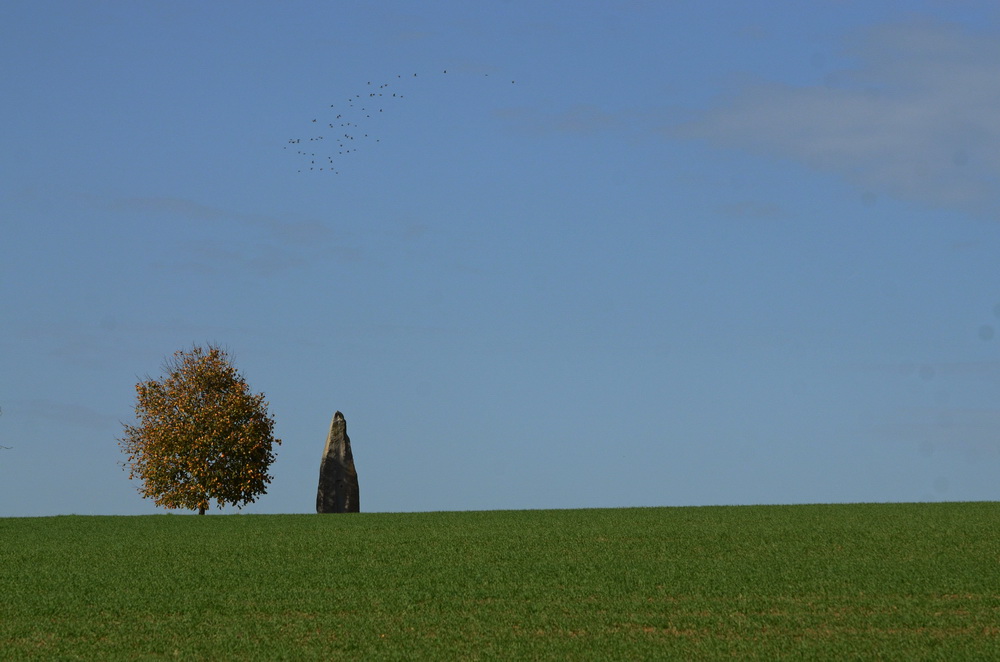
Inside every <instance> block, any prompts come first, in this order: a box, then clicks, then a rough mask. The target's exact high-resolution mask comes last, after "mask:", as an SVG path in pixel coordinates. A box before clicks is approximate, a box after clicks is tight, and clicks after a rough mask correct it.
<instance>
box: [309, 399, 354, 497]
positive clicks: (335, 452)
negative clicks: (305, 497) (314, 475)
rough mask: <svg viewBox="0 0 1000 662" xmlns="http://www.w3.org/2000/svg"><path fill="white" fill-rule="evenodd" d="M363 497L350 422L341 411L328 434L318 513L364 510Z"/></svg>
mask: <svg viewBox="0 0 1000 662" xmlns="http://www.w3.org/2000/svg"><path fill="white" fill-rule="evenodd" d="M359 499H360V489H359V488H358V472H357V470H356V469H355V468H354V454H353V453H351V438H350V437H348V436H347V421H345V420H344V415H343V414H341V413H340V412H339V411H338V412H337V413H336V414H334V415H333V420H332V421H330V434H329V435H327V437H326V448H325V449H324V450H323V461H322V462H321V463H320V465H319V490H317V492H316V512H317V513H357V512H361V506H360V504H359Z"/></svg>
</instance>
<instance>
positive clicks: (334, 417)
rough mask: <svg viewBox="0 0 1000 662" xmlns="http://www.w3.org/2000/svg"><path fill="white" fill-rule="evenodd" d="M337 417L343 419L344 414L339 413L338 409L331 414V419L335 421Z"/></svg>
mask: <svg viewBox="0 0 1000 662" xmlns="http://www.w3.org/2000/svg"><path fill="white" fill-rule="evenodd" d="M338 419H339V420H341V421H342V420H344V415H343V414H341V413H340V412H339V411H338V412H337V413H336V414H334V415H333V420H335V421H336V420H338Z"/></svg>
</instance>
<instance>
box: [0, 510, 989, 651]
mask: <svg viewBox="0 0 1000 662" xmlns="http://www.w3.org/2000/svg"><path fill="white" fill-rule="evenodd" d="M0 598H2V599H0V658H3V659H5V660H6V659H12V660H15V659H46V660H48V659H92V660H111V659H123V660H124V659H129V660H132V659H169V658H181V659H185V660H191V659H205V660H209V659H211V660H217V659H233V660H236V659H238V660H246V659H253V660H280V659H287V660H391V659H396V660H417V659H425V660H430V659H462V660H476V659H498V660H499V659H503V660H529V659H572V660H583V659H593V660H638V659H720V658H722V659H724V658H734V659H753V658H761V659H774V658H780V657H787V658H789V659H829V660H843V659H848V658H853V659H858V658H872V659H874V658H878V659H886V660H888V659H898V660H916V659H939V660H962V659H968V660H986V659H1000V503H950V504H862V505H825V506H824V505H803V506H743V507H705V508H641V509H621V510H566V511H495V512H454V513H414V514H360V515H324V516H319V515H287V516H286V515H283V516H277V515H243V516H240V515H234V516H206V517H196V516H192V517H189V516H176V515H175V516H170V515H163V516H151V517H78V516H70V517H52V518H25V519H0Z"/></svg>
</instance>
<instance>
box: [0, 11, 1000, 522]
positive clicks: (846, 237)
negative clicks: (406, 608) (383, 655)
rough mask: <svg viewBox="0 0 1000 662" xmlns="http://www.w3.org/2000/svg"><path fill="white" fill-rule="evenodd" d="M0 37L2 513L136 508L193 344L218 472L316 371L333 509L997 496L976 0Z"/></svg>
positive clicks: (991, 170)
mask: <svg viewBox="0 0 1000 662" xmlns="http://www.w3.org/2000/svg"><path fill="white" fill-rule="evenodd" d="M0 63H2V66H0V99H2V103H0V123H2V126H3V130H2V131H0V315H2V324H0V408H2V415H0V446H4V447H5V448H0V516H33V515H55V514H69V513H79V514H143V513H153V512H158V511H157V509H156V508H155V507H154V506H153V504H152V502H151V501H147V500H143V499H142V498H140V496H139V495H138V493H137V491H136V487H137V485H136V484H135V483H134V482H131V481H129V479H128V475H127V472H126V471H124V470H123V469H122V467H121V466H120V462H121V461H122V460H124V457H123V455H122V454H121V452H120V449H119V447H118V445H117V441H116V438H117V437H118V436H120V434H121V422H122V421H131V420H133V418H132V417H133V407H134V403H135V395H134V386H135V383H136V382H137V381H138V380H139V379H141V378H143V377H145V376H147V375H149V376H154V377H155V376H158V375H159V374H160V368H161V366H162V364H163V361H164V359H165V358H166V357H168V356H169V355H170V354H171V353H173V352H174V351H175V350H178V349H185V348H189V347H191V345H192V343H198V344H206V343H217V344H220V345H222V346H224V347H226V348H228V349H229V350H230V352H231V354H232V355H233V357H234V359H235V363H236V366H237V367H238V368H239V369H240V370H241V371H242V372H243V374H244V375H245V376H246V378H247V379H248V381H249V383H250V385H251V387H252V388H253V389H254V390H255V391H258V392H260V391H262V392H264V393H265V394H266V395H267V397H268V400H269V403H270V412H271V413H272V414H273V415H274V417H275V419H276V426H275V433H276V435H277V436H278V437H280V438H281V439H282V442H283V443H282V445H281V446H280V447H279V448H278V449H277V460H276V462H275V463H274V465H273V466H272V473H273V475H274V481H273V482H272V483H271V485H270V489H269V491H268V493H267V494H266V495H264V496H262V497H261V498H260V500H259V501H258V502H257V503H256V504H253V505H251V506H248V507H246V508H244V509H243V512H260V513H306V512H313V511H314V507H315V493H316V487H317V482H318V472H319V463H320V457H321V455H322V451H323V444H324V440H325V435H326V431H327V428H328V426H329V422H330V418H331V416H332V415H333V413H334V411H336V410H338V409H339V410H341V411H342V412H344V415H345V417H346V418H347V422H348V431H349V433H350V435H351V439H352V442H353V450H354V456H355V460H356V463H357V467H358V472H359V475H360V482H361V506H362V510H364V511H428V510H486V509H525V508H577V507H618V506H675V505H709V504H762V503H813V502H859V501H928V500H930V501H934V500H948V501H959V500H993V499H996V498H997V497H998V495H1000V487H998V485H1000V333H998V331H1000V268H998V266H1000V8H998V5H997V4H996V3H995V2H957V1H956V2H951V1H948V2H943V1H942V2H878V1H875V2H873V1H870V0H866V1H864V2H825V3H824V2H808V3H805V2H797V1H796V2H743V1H739V2H658V1H650V2H641V1H635V2H624V1H623V2H608V1H601V2H579V1H577V0H574V1H572V2H570V1H568V0H566V1H564V2H536V1H534V0H532V1H522V0H513V1H510V2H467V1H466V0H454V1H434V0H429V1H426V2H287V3H286V2H281V3H278V2H169V3H163V2H46V1H38V0H31V1H27V0H14V1H8V2H4V3H3V4H2V5H0ZM445 72H447V73H445ZM371 94H375V95H378V94H382V96H381V97H378V96H374V97H372V96H370V95H371ZM392 94H395V95H396V96H391V95H392ZM362 108H364V110H362ZM331 125H333V126H331ZM341 125H343V126H341ZM320 136H322V139H319V137H320ZM310 139H313V140H310ZM296 140H297V141H300V142H290V141H296ZM300 152H305V154H302V153H300ZM342 152H346V153H342ZM314 154H315V156H313V155H314ZM313 161H315V162H316V163H313ZM320 167H322V168H323V170H319V168H320ZM214 512H217V511H214ZM234 512H235V510H234Z"/></svg>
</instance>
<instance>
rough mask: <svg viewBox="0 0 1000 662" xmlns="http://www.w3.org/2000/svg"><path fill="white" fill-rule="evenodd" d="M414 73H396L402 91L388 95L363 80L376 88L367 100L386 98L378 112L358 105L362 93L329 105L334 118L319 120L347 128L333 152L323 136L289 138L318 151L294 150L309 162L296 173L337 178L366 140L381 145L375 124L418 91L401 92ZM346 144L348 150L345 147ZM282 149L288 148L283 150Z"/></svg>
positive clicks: (386, 84) (316, 120)
mask: <svg viewBox="0 0 1000 662" xmlns="http://www.w3.org/2000/svg"><path fill="white" fill-rule="evenodd" d="M440 71H441V74H442V75H443V74H447V73H448V70H447V69H441V70H440ZM418 73H419V72H413V73H412V74H411V75H410V76H407V79H408V80H409V81H412V82H411V83H404V82H402V78H403V75H402V74H396V80H397V81H400V82H399V83H398V85H399V86H400V87H401V88H403V89H399V90H393V91H392V92H391V93H390V92H389V91H388V89H387V88H388V87H389V86H390V83H389V82H383V83H378V82H377V81H375V80H368V81H366V83H365V85H366V86H369V87H370V86H374V85H377V88H376V91H375V92H369V91H367V90H365V92H367V94H368V96H367V98H368V99H373V98H375V97H376V96H378V97H383V96H384V97H385V98H386V101H381V100H380V101H379V106H380V108H379V109H378V113H375V109H374V108H372V109H371V110H368V109H367V108H366V107H364V106H362V105H361V103H360V101H361V99H363V98H365V97H363V96H362V94H358V93H355V94H353V95H350V94H349V95H347V97H346V99H345V98H344V97H340V98H341V99H344V100H345V101H346V102H347V104H346V107H344V104H343V102H341V103H340V108H339V109H338V108H337V106H338V104H337V103H331V104H329V108H330V109H331V111H332V112H331V114H334V115H335V117H334V121H328V120H327V119H325V118H323V121H324V122H325V123H326V125H327V127H328V128H330V129H333V128H335V127H338V126H339V127H340V128H345V129H348V131H347V132H345V133H344V134H343V135H342V136H341V137H338V138H336V139H335V140H336V142H337V146H336V150H335V151H336V153H334V150H331V151H329V152H324V151H323V149H322V148H321V147H320V145H321V143H322V141H324V136H321V135H312V136H308V137H306V138H289V139H288V141H287V143H286V145H300V144H301V143H302V141H303V140H308V141H309V142H311V143H313V145H310V147H312V148H313V149H318V150H320V151H319V152H306V151H303V150H297V151H296V155H297V156H296V158H303V157H305V158H308V159H309V164H303V167H301V168H299V169H298V170H297V172H304V171H306V168H308V170H311V171H322V172H324V173H326V172H329V173H334V174H338V175H339V174H340V172H341V170H342V167H336V166H337V164H338V163H339V164H341V165H342V163H343V162H344V159H347V158H351V157H352V155H353V154H355V153H356V152H358V151H359V150H363V148H364V147H365V146H366V145H370V144H371V142H369V141H372V142H375V143H381V142H382V140H381V138H380V137H378V133H377V130H376V129H377V127H378V123H379V122H384V121H387V120H389V119H391V118H392V117H393V113H392V112H391V111H392V110H393V109H394V108H398V107H399V106H398V105H397V104H399V103H402V100H403V99H405V98H406V94H404V91H406V92H413V93H416V92H419V91H420V89H421V88H417V87H413V89H411V90H405V88H406V86H407V85H413V86H416V85H417V84H418V83H417V82H416V81H413V79H414V78H418V77H419V76H418ZM482 75H483V76H484V77H489V73H487V72H483V73H482ZM425 78H426V77H425ZM461 79H462V77H461V75H460V74H459V78H458V80H461ZM390 80H391V78H390ZM510 82H511V85H514V84H516V82H517V81H516V80H511V81H510ZM392 85H393V86H396V85H397V84H396V83H393V84H392ZM381 90H385V93H384V94H383V92H382V91H381ZM411 96H412V94H411ZM373 114H375V117H374V118H373V117H372V115H373ZM383 118H384V119H383ZM320 119H321V118H319V117H315V118H313V119H312V123H314V124H319V122H320ZM348 145H350V147H348ZM331 147H332V145H331ZM284 149H288V148H287V147H285V148H284ZM317 158H318V159H320V163H321V164H322V160H326V162H327V163H326V164H322V165H323V167H317V165H316V160H315V159H317ZM338 159H339V160H338Z"/></svg>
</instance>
